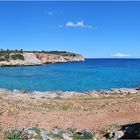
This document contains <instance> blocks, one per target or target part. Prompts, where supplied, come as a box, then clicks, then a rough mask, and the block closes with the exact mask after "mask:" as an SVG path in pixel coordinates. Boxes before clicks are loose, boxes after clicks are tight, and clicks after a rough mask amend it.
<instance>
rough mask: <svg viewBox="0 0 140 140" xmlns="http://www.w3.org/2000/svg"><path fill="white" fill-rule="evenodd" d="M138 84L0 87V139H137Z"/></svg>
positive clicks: (138, 132) (139, 100)
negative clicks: (83, 87) (73, 87)
mask: <svg viewBox="0 0 140 140" xmlns="http://www.w3.org/2000/svg"><path fill="white" fill-rule="evenodd" d="M139 111H140V87H136V88H115V89H110V90H92V91H85V92H75V91H71V92H70V91H65V92H64V91H46V92H40V91H27V90H13V91H12V90H7V89H2V88H1V89H0V138H3V139H7V138H8V137H11V136H13V134H17V133H18V134H20V135H18V136H19V137H20V138H21V137H22V136H23V137H22V138H23V139H42V140H56V139H58V140H59V139H61V140H76V139H92V140H98V139H103V140H107V139H114V140H119V139H121V138H122V139H123V138H127V139H128V138H140V137H139V134H140V131H139V130H140V124H139V122H140V119H139ZM21 134H22V135H21Z"/></svg>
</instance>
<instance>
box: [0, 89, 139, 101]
mask: <svg viewBox="0 0 140 140" xmlns="http://www.w3.org/2000/svg"><path fill="white" fill-rule="evenodd" d="M0 94H7V95H17V96H18V95H20V94H22V95H29V96H35V97H42V96H43V97H44V98H59V97H60V98H71V97H80V96H81V97H84V96H85V97H86V96H89V97H96V98H97V97H109V96H116V97H118V96H126V95H140V87H136V88H112V89H110V90H91V91H83V92H76V91H44V92H43V91H42V92H41V91H28V90H16V89H15V90H13V91H12V90H7V89H3V88H1V89H0Z"/></svg>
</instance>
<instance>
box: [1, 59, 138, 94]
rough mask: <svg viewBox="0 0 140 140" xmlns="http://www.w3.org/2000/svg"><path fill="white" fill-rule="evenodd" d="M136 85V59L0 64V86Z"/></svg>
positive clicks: (79, 87)
mask: <svg viewBox="0 0 140 140" xmlns="http://www.w3.org/2000/svg"><path fill="white" fill-rule="evenodd" d="M136 86H140V59H86V60H85V61H84V62H73V63H58V64H49V65H43V66H26V67H2V68H0V88H7V89H12V90H13V89H27V90H38V91H47V90H63V91H86V90H93V89H111V88H122V87H136Z"/></svg>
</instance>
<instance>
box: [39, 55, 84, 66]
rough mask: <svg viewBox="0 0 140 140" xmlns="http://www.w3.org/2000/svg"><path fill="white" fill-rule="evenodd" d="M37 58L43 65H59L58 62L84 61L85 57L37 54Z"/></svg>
mask: <svg viewBox="0 0 140 140" xmlns="http://www.w3.org/2000/svg"><path fill="white" fill-rule="evenodd" d="M36 56H37V58H38V59H39V60H40V61H41V62H42V63H43V64H45V63H58V62H73V61H84V57H83V56H82V55H79V54H75V55H68V56H67V55H56V54H45V53H36Z"/></svg>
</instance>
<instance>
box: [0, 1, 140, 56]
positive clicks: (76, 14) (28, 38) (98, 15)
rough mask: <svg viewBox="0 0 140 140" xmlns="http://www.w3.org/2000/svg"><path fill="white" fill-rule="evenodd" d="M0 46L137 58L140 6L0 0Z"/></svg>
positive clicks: (125, 3)
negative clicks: (3, 0) (4, 0)
mask: <svg viewBox="0 0 140 140" xmlns="http://www.w3.org/2000/svg"><path fill="white" fill-rule="evenodd" d="M0 48H3V49H21V48H22V49H24V50H48V51H49V50H65V51H70V52H76V53H81V54H83V55H84V56H85V57H90V58H106V57H107V58H109V57H133V58H140V2H136V1H135V2H121V1H120V2H119V1H118V2H111V1H110V2H104V1H102V2H101V1H100V2H95V1H92V2H86V1H85V2H72V1H71V2H45V1H44V2H43V1H42V2H27V1H26V2H25V1H24V2H10V1H9V2H0Z"/></svg>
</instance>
